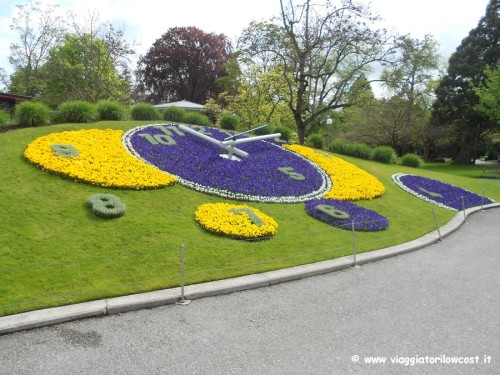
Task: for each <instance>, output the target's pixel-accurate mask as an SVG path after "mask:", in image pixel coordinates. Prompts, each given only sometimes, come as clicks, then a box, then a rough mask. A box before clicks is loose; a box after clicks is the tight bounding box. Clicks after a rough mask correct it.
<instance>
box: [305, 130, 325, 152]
mask: <svg viewBox="0 0 500 375" xmlns="http://www.w3.org/2000/svg"><path fill="white" fill-rule="evenodd" d="M307 144H308V145H309V146H311V147H313V148H319V149H323V137H322V136H321V135H320V134H311V135H310V136H309V137H308V138H307Z"/></svg>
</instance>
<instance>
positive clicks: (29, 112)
mask: <svg viewBox="0 0 500 375" xmlns="http://www.w3.org/2000/svg"><path fill="white" fill-rule="evenodd" d="M15 118H16V123H17V124H19V125H22V126H40V125H47V124H48V123H49V122H50V108H49V107H47V106H46V105H45V104H43V103H40V102H28V101H26V102H22V103H20V104H18V105H17V107H16V115H15Z"/></svg>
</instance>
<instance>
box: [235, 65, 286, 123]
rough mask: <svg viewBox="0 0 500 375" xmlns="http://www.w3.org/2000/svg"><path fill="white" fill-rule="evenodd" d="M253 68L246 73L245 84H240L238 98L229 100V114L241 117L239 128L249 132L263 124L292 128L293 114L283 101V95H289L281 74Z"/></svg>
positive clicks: (243, 82) (243, 81)
mask: <svg viewBox="0 0 500 375" xmlns="http://www.w3.org/2000/svg"><path fill="white" fill-rule="evenodd" d="M253 68H254V69H255V70H252V71H251V72H249V71H247V72H246V74H245V80H242V81H241V82H240V85H239V88H238V91H237V94H236V95H235V96H230V95H227V96H226V99H225V101H226V102H227V103H228V105H227V108H226V109H227V111H229V112H231V113H236V114H238V116H239V118H240V124H242V125H243V126H244V127H246V128H247V129H250V128H254V127H256V126H257V125H261V124H272V125H273V126H290V124H293V117H292V114H291V112H290V110H289V109H288V107H287V105H286V102H285V101H284V99H283V97H282V94H283V93H286V92H287V90H286V82H285V81H284V80H283V75H282V72H281V71H279V70H271V71H267V72H262V71H260V70H259V69H258V68H257V67H253Z"/></svg>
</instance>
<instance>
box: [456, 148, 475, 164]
mask: <svg viewBox="0 0 500 375" xmlns="http://www.w3.org/2000/svg"><path fill="white" fill-rule="evenodd" d="M475 156H476V151H475V150H471V149H469V148H465V147H461V148H460V150H459V151H458V154H457V156H456V157H455V158H454V159H453V162H452V164H454V165H474V163H475Z"/></svg>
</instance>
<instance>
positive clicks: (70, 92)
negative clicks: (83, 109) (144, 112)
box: [42, 34, 129, 105]
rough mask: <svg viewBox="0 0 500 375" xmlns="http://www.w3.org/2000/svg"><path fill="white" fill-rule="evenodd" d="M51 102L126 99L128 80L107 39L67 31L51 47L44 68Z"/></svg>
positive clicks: (45, 98) (46, 89) (46, 86)
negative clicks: (59, 42) (117, 65)
mask: <svg viewBox="0 0 500 375" xmlns="http://www.w3.org/2000/svg"><path fill="white" fill-rule="evenodd" d="M43 71H44V72H43V74H44V79H45V89H44V91H43V94H42V99H44V100H45V101H46V102H47V103H49V104H54V105H55V104H59V103H61V102H63V101H68V100H86V101H89V102H93V103H95V102H97V101H99V100H101V99H113V100H119V99H121V100H122V101H125V100H126V99H127V97H128V95H129V94H128V82H127V81H126V80H125V79H123V78H122V77H120V76H119V75H118V74H117V72H116V70H115V65H114V60H113V58H112V55H111V51H110V50H109V48H108V46H107V44H106V42H105V41H104V40H103V39H100V38H94V37H93V36H92V35H91V34H84V35H81V36H80V35H74V34H68V35H66V37H65V42H64V44H62V45H61V46H59V47H56V48H53V49H52V50H51V51H50V58H49V60H48V62H47V64H46V65H45V66H44V69H43Z"/></svg>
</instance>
